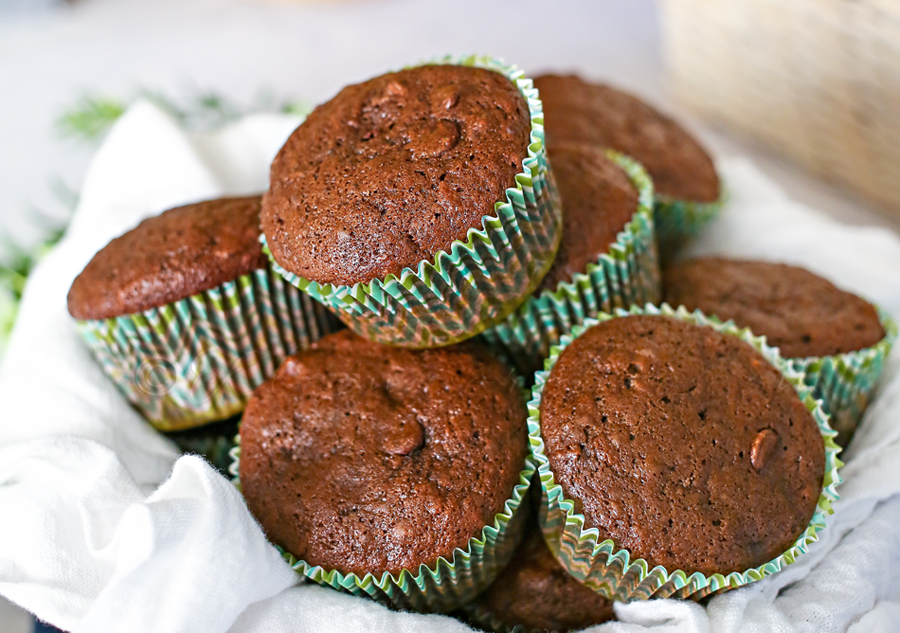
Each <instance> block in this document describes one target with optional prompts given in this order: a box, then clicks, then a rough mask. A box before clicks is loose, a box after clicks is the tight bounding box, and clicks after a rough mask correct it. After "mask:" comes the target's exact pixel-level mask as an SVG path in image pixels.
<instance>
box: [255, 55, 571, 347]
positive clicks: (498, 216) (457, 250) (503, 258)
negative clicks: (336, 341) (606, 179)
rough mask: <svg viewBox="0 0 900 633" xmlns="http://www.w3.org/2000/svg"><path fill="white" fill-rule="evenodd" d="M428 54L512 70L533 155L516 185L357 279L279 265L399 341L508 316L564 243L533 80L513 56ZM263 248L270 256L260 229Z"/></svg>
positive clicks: (352, 317)
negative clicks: (433, 249)
mask: <svg viewBox="0 0 900 633" xmlns="http://www.w3.org/2000/svg"><path fill="white" fill-rule="evenodd" d="M429 63H432V64H458V65H463V66H476V67H479V68H487V69H489V70H494V71H496V72H500V73H502V74H504V75H505V76H507V77H508V78H509V79H510V81H512V82H513V83H514V84H515V85H516V86H517V87H518V89H519V91H520V92H521V94H522V96H523V97H524V98H525V100H526V102H527V104H528V108H529V112H530V116H531V139H530V144H529V146H528V155H527V156H525V157H523V158H524V160H523V161H522V172H521V173H519V174H518V175H517V176H516V179H515V180H516V183H515V187H511V188H509V189H507V190H506V195H505V199H503V200H500V201H498V202H497V203H496V204H495V206H494V212H493V215H486V216H484V217H483V218H482V226H481V227H480V228H477V229H476V228H473V229H469V231H468V233H467V235H466V239H465V240H458V241H456V242H454V243H453V244H452V246H451V247H450V248H448V249H447V250H446V251H441V252H439V253H438V254H437V255H436V256H435V258H434V260H433V261H422V262H420V263H419V265H418V266H417V267H416V268H415V269H412V268H405V269H404V270H403V271H402V272H401V273H400V275H399V276H398V275H388V276H387V277H385V278H384V279H374V280H372V281H370V282H366V283H357V284H355V285H353V286H337V285H332V284H319V283H317V282H315V281H311V280H308V279H304V278H303V277H300V276H298V275H295V274H294V273H292V272H290V271H288V270H286V269H284V268H282V267H281V266H280V265H279V264H278V262H275V261H274V259H273V266H274V269H275V270H276V271H277V272H278V273H279V274H281V275H282V276H283V277H284V278H285V279H287V280H288V281H290V282H291V283H292V284H294V285H296V286H297V287H298V288H300V289H301V290H303V291H305V292H307V293H309V294H310V295H311V296H313V297H314V298H315V299H317V300H318V301H321V302H322V303H324V304H325V305H327V306H328V307H330V308H331V309H333V310H334V311H336V312H337V314H338V315H339V316H340V318H341V320H342V321H343V322H344V323H346V324H347V325H348V326H349V327H350V328H351V329H353V330H354V331H355V332H356V333H357V334H359V335H361V336H364V337H366V338H368V339H370V340H373V341H376V342H378V343H385V344H389V345H398V346H403V347H418V348H425V347H439V346H442V345H449V344H451V343H456V342H459V341H462V340H465V339H467V338H470V337H472V336H475V335H476V334H479V333H481V332H482V331H484V330H485V329H486V328H488V327H490V326H492V325H494V324H496V323H498V322H500V321H502V320H503V319H504V318H506V316H507V315H509V314H510V312H512V311H513V310H515V309H516V308H517V307H518V306H519V305H520V304H521V303H522V302H523V301H524V300H525V299H526V298H527V297H528V296H529V295H530V294H531V293H532V292H533V291H534V289H535V288H536V287H537V286H538V285H539V284H540V282H541V279H543V277H544V275H546V273H547V271H548V270H549V269H550V266H552V264H553V258H554V257H555V255H556V251H557V249H558V248H559V240H560V236H561V234H562V209H561V205H560V202H559V195H558V193H557V191H556V187H555V184H554V182H553V177H552V174H551V171H550V166H549V164H548V162H547V154H546V151H545V149H544V126H543V110H542V108H543V106H542V105H541V102H540V99H539V98H538V93H537V90H536V89H535V88H534V86H533V84H532V81H531V80H530V79H526V78H525V77H524V74H523V73H522V72H521V71H519V70H517V69H516V67H515V66H510V65H507V64H504V63H503V62H501V61H498V60H495V59H493V58H490V57H484V56H471V57H445V58H442V59H438V60H434V61H432V62H429ZM263 249H264V250H265V252H266V253H267V254H268V255H269V257H272V254H271V251H270V250H269V247H268V245H267V244H266V240H265V236H263Z"/></svg>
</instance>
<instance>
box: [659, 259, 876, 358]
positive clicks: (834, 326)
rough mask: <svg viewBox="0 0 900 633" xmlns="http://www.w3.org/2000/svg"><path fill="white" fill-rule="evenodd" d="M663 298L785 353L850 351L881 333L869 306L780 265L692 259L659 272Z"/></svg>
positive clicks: (872, 341)
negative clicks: (733, 326)
mask: <svg viewBox="0 0 900 633" xmlns="http://www.w3.org/2000/svg"><path fill="white" fill-rule="evenodd" d="M663 299H664V301H666V302H667V303H668V304H669V305H672V306H679V305H683V306H685V307H687V308H688V309H689V310H698V309H699V310H700V311H702V312H703V313H704V314H706V315H715V316H717V317H719V318H720V319H722V320H723V321H727V320H729V319H732V320H734V322H735V324H736V325H737V326H738V327H748V328H750V330H751V331H752V332H753V333H754V334H756V335H757V336H765V337H766V340H767V342H768V344H769V345H771V346H773V347H778V348H779V349H780V350H781V354H782V356H785V357H787V358H808V357H811V356H830V355H833V354H841V353H844V352H852V351H856V350H860V349H864V348H866V347H870V346H872V345H875V344H876V343H878V342H879V341H880V340H882V339H883V338H884V336H885V331H884V328H883V327H882V325H881V321H880V320H879V318H878V312H877V311H876V310H875V308H874V306H872V305H871V304H870V303H868V302H867V301H865V300H863V299H861V298H859V297H857V296H856V295H853V294H850V293H849V292H844V291H843V290H840V289H839V288H837V287H836V286H834V284H832V283H831V282H829V281H827V280H825V279H822V278H821V277H819V276H817V275H814V274H813V273H811V272H809V271H807V270H804V269H803V268H798V267H796V266H788V265H786V264H776V263H771V262H761V261H747V260H736V259H726V258H721V257H699V258H696V259H691V260H688V261H685V262H682V263H680V264H676V265H674V266H671V267H669V268H668V269H666V270H665V271H664V274H663Z"/></svg>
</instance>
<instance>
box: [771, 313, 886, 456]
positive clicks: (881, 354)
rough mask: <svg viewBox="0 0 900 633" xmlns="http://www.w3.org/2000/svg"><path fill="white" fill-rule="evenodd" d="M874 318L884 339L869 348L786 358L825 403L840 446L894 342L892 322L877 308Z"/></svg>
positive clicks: (856, 421) (861, 410) (847, 438)
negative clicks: (882, 330) (876, 316)
mask: <svg viewBox="0 0 900 633" xmlns="http://www.w3.org/2000/svg"><path fill="white" fill-rule="evenodd" d="M878 317H879V319H880V320H881V325H882V327H883V328H884V332H885V336H884V338H883V339H881V341H879V342H878V343H876V344H875V345H873V346H872V347H867V348H865V349H862V350H858V351H854V352H847V353H844V354H835V355H834V356H822V357H815V356H814V357H810V358H791V359H788V363H789V364H790V365H791V367H792V368H793V369H794V371H797V372H801V373H802V374H803V375H804V381H805V382H806V384H807V385H809V386H811V387H813V393H814V395H815V397H816V398H821V399H822V400H823V401H824V402H825V407H826V409H827V410H828V412H829V413H830V414H831V425H832V427H834V430H835V431H837V432H838V437H837V442H838V444H840V445H841V446H846V445H847V443H848V442H849V441H850V438H851V437H852V435H853V432H854V431H855V430H856V427H857V425H858V424H859V420H860V418H862V414H863V413H864V412H865V410H866V407H867V406H868V404H869V397H870V396H871V394H872V390H873V389H874V388H875V385H876V384H877V383H878V379H879V378H880V377H881V371H882V369H884V361H885V359H886V358H887V356H888V354H890V352H891V347H893V345H894V341H896V340H897V324H896V323H895V322H894V320H893V319H891V317H890V316H889V315H888V314H887V312H885V311H884V310H882V309H880V308H879V309H878Z"/></svg>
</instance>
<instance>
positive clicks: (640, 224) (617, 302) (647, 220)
mask: <svg viewBox="0 0 900 633" xmlns="http://www.w3.org/2000/svg"><path fill="white" fill-rule="evenodd" d="M607 155H608V156H609V158H610V160H612V161H613V162H615V163H616V164H617V165H619V167H621V168H622V169H623V170H624V171H625V172H626V173H627V174H628V177H629V178H630V180H631V182H632V184H633V185H634V188H635V189H636V190H637V192H638V207H637V209H636V210H635V213H634V215H633V216H632V218H631V220H629V222H628V223H627V224H626V225H625V227H624V228H623V230H622V231H620V232H619V234H618V235H617V236H616V241H615V242H613V243H612V244H611V245H610V246H609V249H608V250H607V252H605V253H603V254H602V255H600V257H598V258H597V261H595V262H591V263H590V264H588V266H587V269H586V270H585V271H583V272H581V273H578V274H576V275H574V276H573V277H572V279H571V280H570V281H561V282H559V284H557V286H556V289H555V290H549V289H547V290H543V291H542V292H540V293H538V294H536V295H534V296H532V297H531V298H529V299H528V300H527V301H526V302H525V303H524V304H522V306H520V307H519V308H518V309H517V310H516V311H515V312H513V313H512V314H511V315H510V316H509V317H508V318H507V319H506V320H505V321H503V322H502V323H500V324H498V325H496V326H494V327H493V328H491V329H489V330H487V331H486V332H485V333H484V338H485V339H486V340H487V341H488V342H489V343H490V344H491V345H492V346H493V347H495V348H499V349H501V350H502V351H503V353H504V355H505V356H507V357H508V359H509V360H510V361H511V362H513V363H515V364H516V366H517V367H518V368H519V370H520V371H521V372H522V373H524V374H526V375H531V374H533V373H534V371H535V370H536V369H538V368H540V366H541V364H542V363H543V361H544V359H545V358H547V356H548V354H549V353H550V347H551V346H552V345H556V344H558V343H559V340H560V338H561V337H562V335H563V334H566V333H568V332H571V331H572V328H573V327H575V326H576V325H580V324H582V323H584V321H585V319H588V318H592V317H596V316H597V315H598V314H599V313H601V312H612V311H613V310H614V309H616V308H627V307H628V306H630V305H632V304H638V305H644V304H645V303H656V302H657V301H658V300H659V296H660V273H659V261H658V258H657V252H656V241H655V234H654V224H653V184H652V182H651V181H650V177H649V176H648V175H647V172H646V171H644V168H643V167H642V166H641V165H640V164H639V163H637V162H635V161H634V160H632V159H631V158H629V157H627V156H625V155H623V154H620V153H618V152H615V151H612V150H608V151H607Z"/></svg>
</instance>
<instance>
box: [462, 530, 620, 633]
mask: <svg viewBox="0 0 900 633" xmlns="http://www.w3.org/2000/svg"><path fill="white" fill-rule="evenodd" d="M478 602H479V603H480V605H481V606H482V607H484V608H485V609H486V610H487V611H489V612H490V613H492V614H493V615H494V616H495V617H496V618H497V619H498V620H500V621H501V622H503V623H504V624H506V625H507V626H509V627H513V626H516V625H521V626H523V627H525V628H526V629H537V630H545V631H557V632H558V633H564V632H565V631H577V630H581V629H584V628H587V627H589V626H591V625H593V624H600V623H601V622H606V621H608V620H613V619H615V613H614V611H613V603H612V601H611V600H607V599H606V598H604V597H603V596H601V595H600V594H599V593H597V592H596V591H594V590H593V589H589V588H588V587H585V586H584V585H582V584H581V583H580V582H578V581H577V580H575V578H574V577H573V576H570V575H569V574H568V573H567V572H566V571H565V570H564V569H563V568H562V567H560V565H559V563H557V562H556V559H555V558H553V553H552V552H551V551H550V549H549V548H548V547H547V544H546V543H545V542H544V537H543V535H542V534H541V530H540V528H539V527H538V526H536V525H535V526H534V527H533V528H532V529H531V531H530V532H529V533H528V535H527V536H526V537H525V539H524V540H523V541H522V544H521V545H519V549H518V550H517V551H516V554H515V555H514V556H513V560H512V562H511V563H510V564H509V565H507V566H506V567H505V568H504V570H503V571H502V572H501V573H500V575H499V576H497V579H496V580H495V581H494V583H493V584H492V585H491V587H490V588H489V589H488V590H487V591H485V592H484V594H482V596H481V597H480V598H479V599H478Z"/></svg>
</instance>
